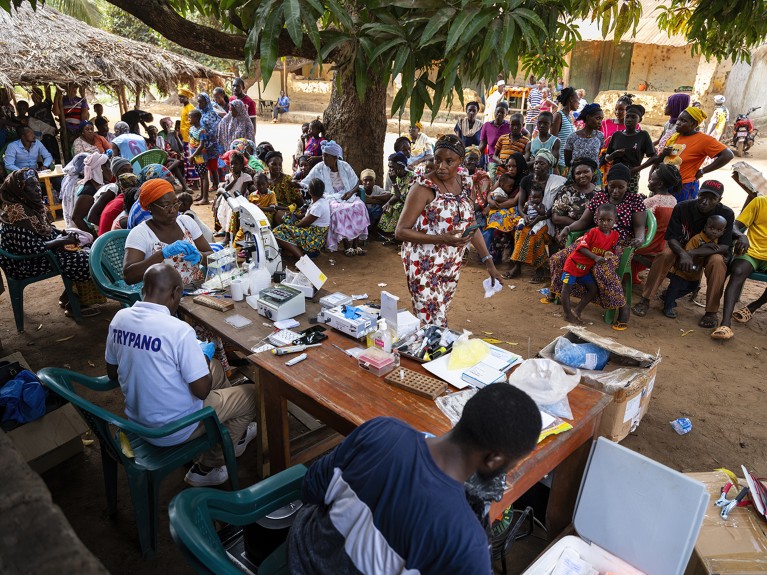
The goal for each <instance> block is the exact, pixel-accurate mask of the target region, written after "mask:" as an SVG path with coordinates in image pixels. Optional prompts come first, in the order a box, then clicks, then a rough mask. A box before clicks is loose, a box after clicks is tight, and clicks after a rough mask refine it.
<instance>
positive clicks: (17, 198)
mask: <svg viewBox="0 0 767 575" xmlns="http://www.w3.org/2000/svg"><path fill="white" fill-rule="evenodd" d="M30 179H34V180H35V182H36V184H37V185H36V186H35V188H34V189H33V190H29V189H28V188H26V187H25V184H26V183H27V180H30ZM52 221H53V218H52V217H51V213H50V212H49V211H48V208H47V207H46V206H45V204H44V203H43V194H42V191H41V190H40V182H39V181H38V180H37V172H35V170H33V169H32V168H23V169H21V170H16V171H15V172H13V173H11V174H10V175H9V176H8V177H6V178H5V181H4V182H3V184H2V185H0V222H2V223H3V224H6V225H10V226H15V227H17V228H23V229H26V230H31V231H32V232H34V233H36V234H38V235H41V236H45V237H48V236H50V235H51V232H52V231H53V228H52V227H51V226H50V222H52Z"/></svg>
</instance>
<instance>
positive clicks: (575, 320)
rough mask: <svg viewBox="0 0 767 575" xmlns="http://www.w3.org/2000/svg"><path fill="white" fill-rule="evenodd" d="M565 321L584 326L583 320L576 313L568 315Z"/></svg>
mask: <svg viewBox="0 0 767 575" xmlns="http://www.w3.org/2000/svg"><path fill="white" fill-rule="evenodd" d="M565 319H566V320H567V321H569V322H570V323H574V324H575V325H583V320H582V319H581V318H579V317H578V316H577V315H575V314H574V313H566V314H565Z"/></svg>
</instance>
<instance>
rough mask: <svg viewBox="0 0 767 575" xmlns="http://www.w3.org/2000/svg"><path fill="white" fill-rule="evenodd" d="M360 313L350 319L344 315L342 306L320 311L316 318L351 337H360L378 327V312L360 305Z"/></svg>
mask: <svg viewBox="0 0 767 575" xmlns="http://www.w3.org/2000/svg"><path fill="white" fill-rule="evenodd" d="M359 309H360V315H359V317H357V318H354V319H350V318H347V317H345V316H344V306H338V307H334V308H331V309H323V310H322V311H320V313H319V315H318V316H317V319H318V320H319V321H322V322H325V323H326V324H328V325H329V326H330V327H332V328H333V329H337V330H338V331H340V332H341V333H345V334H346V335H349V336H351V337H353V338H356V339H360V338H363V337H365V336H366V335H367V334H369V333H372V332H374V331H375V330H376V329H377V327H378V314H377V313H375V312H374V310H373V309H372V308H367V307H365V306H360V308H359Z"/></svg>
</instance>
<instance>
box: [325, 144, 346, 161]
mask: <svg viewBox="0 0 767 575" xmlns="http://www.w3.org/2000/svg"><path fill="white" fill-rule="evenodd" d="M320 148H321V149H322V153H323V154H328V155H329V156H335V157H336V158H343V157H344V150H343V148H342V147H341V146H339V145H338V143H336V141H335V140H325V141H324V142H322V144H320Z"/></svg>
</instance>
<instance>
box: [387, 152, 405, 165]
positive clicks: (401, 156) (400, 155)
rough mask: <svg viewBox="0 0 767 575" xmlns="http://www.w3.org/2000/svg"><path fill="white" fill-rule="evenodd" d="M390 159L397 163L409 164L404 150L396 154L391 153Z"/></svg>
mask: <svg viewBox="0 0 767 575" xmlns="http://www.w3.org/2000/svg"><path fill="white" fill-rule="evenodd" d="M388 159H389V161H390V162H394V163H395V164H400V165H402V166H407V156H406V155H405V154H403V153H402V152H396V153H394V154H391V155H390V156H389V158H388Z"/></svg>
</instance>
